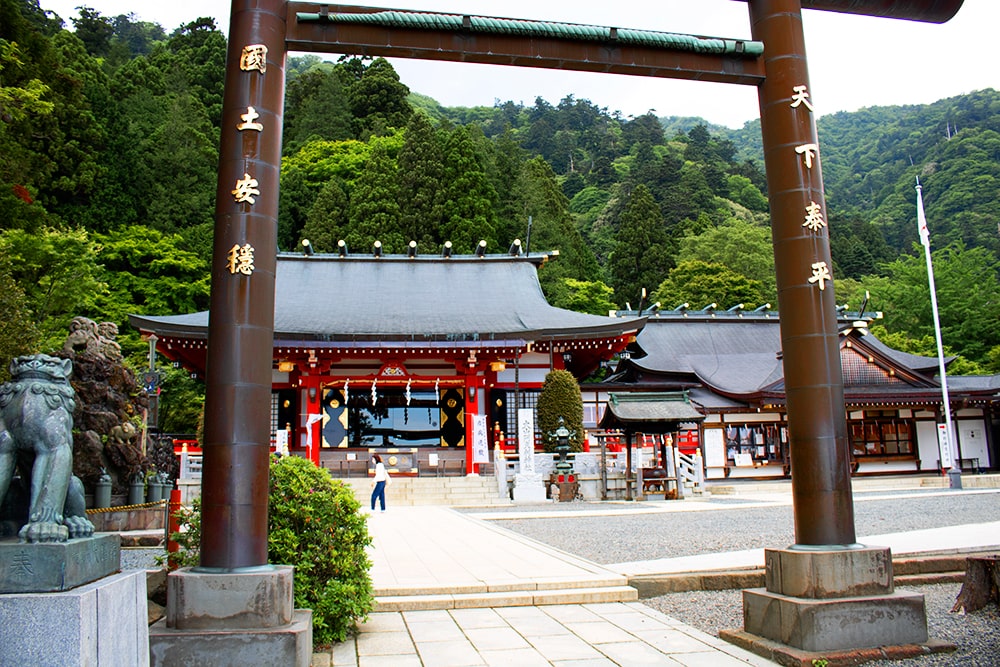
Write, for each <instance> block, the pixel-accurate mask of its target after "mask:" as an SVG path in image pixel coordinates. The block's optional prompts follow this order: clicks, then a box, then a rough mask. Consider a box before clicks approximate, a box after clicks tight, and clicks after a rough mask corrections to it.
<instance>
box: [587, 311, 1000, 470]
mask: <svg viewBox="0 0 1000 667" xmlns="http://www.w3.org/2000/svg"><path fill="white" fill-rule="evenodd" d="M838 311H839V312H838V328H839V331H840V364H841V369H842V373H843V381H844V398H845V405H846V410H847V436H848V439H849V441H850V452H851V465H852V471H853V473H854V474H856V475H866V474H902V473H914V472H921V471H923V472H927V471H938V470H940V468H941V461H940V458H941V457H940V455H939V449H938V431H939V426H938V425H939V424H942V425H943V424H944V421H945V420H944V413H943V412H942V403H943V396H942V388H941V378H940V377H939V373H938V359H937V357H922V356H917V355H913V354H908V353H905V352H901V351H899V350H895V349H893V348H890V347H888V346H887V345H885V344H884V343H882V342H881V341H880V340H879V339H878V338H876V337H875V336H874V335H873V334H872V333H871V332H870V331H869V330H868V325H869V323H870V322H871V321H872V316H873V314H872V313H871V312H869V313H868V314H867V316H865V315H864V314H863V313H862V314H859V313H847V312H845V309H842V308H841V309H838ZM624 315H625V316H629V313H625V314H624ZM648 315H649V316H648V318H647V321H646V322H645V326H644V328H643V330H642V331H641V332H640V333H639V335H638V337H637V339H636V342H635V343H634V344H632V345H630V346H629V348H628V349H627V350H626V352H625V353H624V354H623V355H622V357H624V358H623V359H622V360H621V362H620V363H619V364H618V366H617V369H616V372H615V373H614V374H613V375H611V376H610V377H609V378H608V379H607V380H606V381H605V382H603V383H601V384H585V385H583V386H582V389H583V400H584V414H585V415H589V416H590V418H589V419H588V420H585V425H586V426H590V427H596V426H598V424H599V423H600V420H601V417H602V416H603V410H604V406H605V405H606V403H607V397H608V395H609V394H610V393H611V392H614V393H615V394H623V393H626V392H678V391H681V392H685V393H686V396H687V398H688V400H689V401H690V403H691V405H692V406H693V407H695V408H696V409H697V410H698V412H700V413H701V414H702V415H703V416H704V420H703V421H701V422H691V423H688V424H685V425H682V427H681V428H679V429H678V431H677V432H676V433H674V434H673V437H674V439H675V440H676V441H677V444H678V446H679V447H680V449H681V451H682V452H685V453H692V452H694V451H695V450H698V451H700V453H701V455H702V457H703V465H704V469H705V474H706V477H707V478H708V479H712V478H716V479H718V478H724V477H731V478H735V477H754V478H767V477H787V476H788V475H789V471H790V459H789V446H788V444H789V443H788V427H787V418H786V409H785V384H784V370H783V365H784V363H786V360H784V359H783V358H782V357H783V355H782V349H781V338H780V332H779V323H778V315H777V313H773V312H769V311H768V310H767V308H766V307H765V308H759V309H757V310H756V311H743V310H742V309H741V308H740V307H735V308H731V309H729V310H717V309H716V307H715V305H714V304H713V305H712V306H709V307H707V308H705V309H703V310H700V311H694V310H688V309H687V304H685V305H684V306H682V307H680V308H678V309H676V310H673V311H657V312H650V313H648ZM945 361H946V363H948V362H950V361H951V358H947V359H946V360H945ZM947 384H948V388H949V399H950V403H951V409H952V415H953V417H952V419H953V424H954V435H955V437H956V438H957V441H958V442H957V450H958V452H959V459H960V460H959V462H958V463H959V466H960V467H961V469H962V470H964V471H966V472H981V471H983V470H986V469H996V468H997V467H1000V375H989V376H952V375H948V376H947ZM637 428H638V427H637ZM651 432H653V431H651ZM594 434H595V435H597V436H598V437H600V433H599V432H598V431H595V432H594ZM607 437H610V438H612V439H613V438H614V437H615V434H608V436H607ZM944 467H946V468H947V467H948V466H947V465H946V466H944Z"/></svg>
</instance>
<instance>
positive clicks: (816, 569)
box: [719, 545, 947, 664]
mask: <svg viewBox="0 0 1000 667" xmlns="http://www.w3.org/2000/svg"><path fill="white" fill-rule="evenodd" d="M764 562H765V565H766V575H765V584H766V588H757V589H747V590H744V591H743V631H742V632H740V631H722V632H720V633H719V635H720V637H722V638H723V639H726V640H727V641H731V642H733V643H737V644H740V645H742V646H744V647H746V648H750V649H751V650H757V649H756V648H754V646H756V647H757V648H761V649H764V648H766V650H767V651H768V652H769V653H772V654H773V653H774V651H775V648H774V647H775V645H778V646H785V647H788V648H789V649H790V650H794V651H799V652H803V651H804V652H813V653H823V652H848V653H851V652H857V651H860V650H864V649H873V648H879V649H880V650H881V649H886V648H891V647H918V648H917V649H916V650H923V651H925V652H927V651H929V650H930V649H929V648H928V647H930V646H932V645H933V646H937V647H943V648H944V650H947V648H946V647H947V645H944V644H942V643H940V642H931V641H929V640H928V637H927V611H926V608H925V606H924V597H923V595H919V594H917V593H909V592H903V591H895V590H893V576H892V556H891V554H890V552H889V549H887V548H882V547H862V546H860V545H858V548H845V549H840V548H838V549H829V550H824V549H795V548H792V549H781V550H776V549H766V550H765V552H764ZM919 647H923V648H919ZM937 650H941V648H938V649H937ZM794 651H792V652H794ZM757 652H758V653H761V654H762V655H765V653H764V652H763V651H761V650H758V651H757ZM779 652H780V651H779ZM867 659H873V658H867ZM851 664H853V663H851Z"/></svg>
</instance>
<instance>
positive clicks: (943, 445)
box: [937, 424, 955, 470]
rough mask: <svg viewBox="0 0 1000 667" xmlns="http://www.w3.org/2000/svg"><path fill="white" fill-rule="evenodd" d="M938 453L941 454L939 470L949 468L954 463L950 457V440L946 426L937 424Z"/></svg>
mask: <svg viewBox="0 0 1000 667" xmlns="http://www.w3.org/2000/svg"><path fill="white" fill-rule="evenodd" d="M937 427H938V452H940V454H941V469H942V470H943V469H945V468H951V467H952V466H953V465H954V464H955V461H954V460H953V459H952V456H951V439H950V438H949V437H948V425H947V424H938V425H937Z"/></svg>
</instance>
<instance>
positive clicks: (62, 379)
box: [0, 354, 94, 542]
mask: <svg viewBox="0 0 1000 667" xmlns="http://www.w3.org/2000/svg"><path fill="white" fill-rule="evenodd" d="M72 372H73V362H72V361H70V360H69V359H57V358H55V357H50V356H48V355H46V354H35V355H30V356H23V357H17V358H16V359H14V360H13V361H11V362H10V375H11V378H12V379H11V381H10V382H7V383H5V384H4V385H3V386H0V500H2V499H4V497H6V496H7V494H8V491H10V490H11V482H12V480H13V479H14V472H15V469H16V470H17V471H18V472H19V473H20V477H21V484H23V485H27V484H28V483H29V481H30V484H31V488H30V493H29V494H28V495H29V501H28V508H27V509H28V511H27V523H25V524H24V526H23V527H22V528H21V530H20V532H19V533H18V535H19V537H20V538H21V540H22V541H27V542H65V541H66V540H67V539H69V538H70V537H87V536H89V535H92V534H93V533H94V525H93V524H92V523H91V522H90V521H89V520H88V519H87V515H86V506H85V504H84V499H83V484H82V483H81V482H80V480H79V479H78V478H76V477H74V476H73V433H72V430H73V406H74V392H73V387H72V386H71V385H70V383H69V376H70V374H71V373H72Z"/></svg>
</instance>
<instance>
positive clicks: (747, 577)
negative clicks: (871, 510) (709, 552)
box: [629, 552, 992, 598]
mask: <svg viewBox="0 0 1000 667" xmlns="http://www.w3.org/2000/svg"><path fill="white" fill-rule="evenodd" d="M990 553H992V552H990ZM976 555H982V554H976V553H961V554H954V553H953V554H927V555H919V556H914V555H903V556H895V555H894V556H893V558H892V572H893V585H894V586H896V587H903V588H905V587H907V586H921V585H924V584H947V583H961V582H963V581H965V562H966V559H967V558H969V557H970V556H976ZM629 585H630V586H633V587H635V588H636V589H637V590H638V591H639V597H641V598H650V597H656V596H659V595H664V594H666V593H680V592H684V591H698V590H705V591H708V590H728V589H736V588H760V587H762V586H764V568H762V567H761V568H745V569H736V570H710V571H705V572H680V573H671V574H643V575H637V576H633V577H630V578H629Z"/></svg>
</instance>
